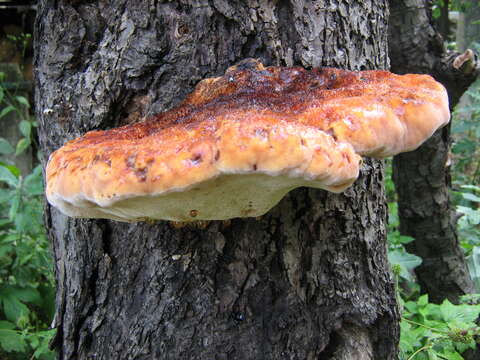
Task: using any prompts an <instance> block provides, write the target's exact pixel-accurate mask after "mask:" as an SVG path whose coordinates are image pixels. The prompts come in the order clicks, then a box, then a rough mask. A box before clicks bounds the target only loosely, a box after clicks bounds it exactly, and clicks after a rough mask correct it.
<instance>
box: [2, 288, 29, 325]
mask: <svg viewBox="0 0 480 360" xmlns="http://www.w3.org/2000/svg"><path fill="white" fill-rule="evenodd" d="M1 299H2V302H3V311H4V312H5V317H6V318H7V320H10V321H11V322H14V323H17V321H19V320H20V318H21V317H26V316H28V314H29V313H30V310H29V309H28V307H27V306H26V305H25V304H23V303H22V302H21V301H20V300H19V299H18V298H16V297H14V296H12V295H11V294H9V295H7V296H3V295H2V296H1Z"/></svg>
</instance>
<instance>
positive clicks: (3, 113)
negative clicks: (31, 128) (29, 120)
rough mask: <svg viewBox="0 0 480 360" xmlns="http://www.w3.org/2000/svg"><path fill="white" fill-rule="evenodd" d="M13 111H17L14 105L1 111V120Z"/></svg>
mask: <svg viewBox="0 0 480 360" xmlns="http://www.w3.org/2000/svg"><path fill="white" fill-rule="evenodd" d="M13 110H15V107H14V106H12V105H9V106H7V107H4V108H3V109H2V111H0V119H1V118H3V117H5V116H7V115H8V114H9V113H11V112H12V111H13Z"/></svg>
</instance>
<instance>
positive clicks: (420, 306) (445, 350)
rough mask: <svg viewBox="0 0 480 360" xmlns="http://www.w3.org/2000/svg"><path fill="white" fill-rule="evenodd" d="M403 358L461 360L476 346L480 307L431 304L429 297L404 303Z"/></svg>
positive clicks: (402, 327)
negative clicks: (466, 352) (464, 353)
mask: <svg viewBox="0 0 480 360" xmlns="http://www.w3.org/2000/svg"><path fill="white" fill-rule="evenodd" d="M402 308H403V309H402V322H401V325H400V329H401V336H400V350H401V357H400V358H401V359H404V360H407V359H408V360H410V359H415V360H429V359H447V360H456V359H458V360H462V359H463V357H462V353H463V352H465V351H466V350H467V349H474V348H475V347H476V338H477V337H478V336H479V335H480V328H479V327H478V326H477V324H476V323H475V321H476V319H477V318H478V315H479V314H480V305H467V304H461V305H453V304H452V303H450V301H448V300H444V301H443V303H442V304H440V305H437V304H432V303H429V302H428V295H422V296H420V297H419V298H418V299H416V300H415V301H405V302H402Z"/></svg>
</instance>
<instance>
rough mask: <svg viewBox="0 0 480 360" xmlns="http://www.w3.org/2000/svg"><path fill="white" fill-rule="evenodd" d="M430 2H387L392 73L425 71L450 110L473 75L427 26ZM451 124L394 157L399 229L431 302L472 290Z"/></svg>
mask: <svg viewBox="0 0 480 360" xmlns="http://www.w3.org/2000/svg"><path fill="white" fill-rule="evenodd" d="M428 5H429V2H428V1H425V0H391V1H390V9H391V15H390V25H389V45H390V46H389V53H390V59H391V70H392V71H393V72H395V73H426V74H430V75H432V76H433V77H435V78H436V79H437V80H438V81H440V82H441V83H442V84H443V85H444V86H445V87H446V88H447V91H448V94H449V99H450V105H451V107H452V108H453V106H455V104H456V103H457V102H458V100H459V99H460V96H461V95H462V94H463V93H464V92H465V91H466V89H467V88H468V85H470V84H471V83H472V82H473V81H474V80H475V77H476V71H475V70H474V69H472V68H471V67H470V68H469V67H461V68H460V69H456V68H455V67H454V66H453V61H454V60H455V58H456V57H457V56H458V55H460V54H458V53H447V52H446V51H445V49H444V48H443V42H442V38H441V36H440V35H439V34H438V33H437V32H436V31H435V29H434V27H433V26H432V24H431V13H430V8H429V6H428ZM450 142H451V140H450V127H449V126H447V127H444V128H443V129H440V130H439V131H437V132H436V133H435V134H434V136H433V137H432V138H430V139H429V140H428V141H427V142H426V143H425V144H424V145H422V146H421V147H420V148H419V149H417V150H416V151H412V152H409V153H404V154H400V155H398V156H395V157H394V161H393V180H394V183H395V188H396V190H397V194H398V208H399V217H400V232H401V233H402V234H404V235H409V236H412V237H414V238H415V241H414V242H413V243H411V244H409V245H408V246H407V249H408V250H409V251H410V252H412V253H414V254H416V255H418V256H420V257H421V258H422V259H423V262H422V264H421V265H420V266H419V267H417V268H416V270H415V272H416V274H417V277H418V280H419V283H420V285H421V287H422V290H423V291H424V292H426V293H428V294H429V296H430V299H431V300H432V301H434V302H441V301H442V300H443V299H445V298H448V299H449V300H450V301H453V302H457V301H458V297H459V296H461V295H464V294H467V293H472V292H474V285H473V282H472V280H471V279H470V276H469V274H468V270H467V267H466V264H465V258H464V255H463V252H462V250H461V249H460V248H459V245H458V239H457V233H456V223H455V209H454V207H453V205H452V204H451V201H450V195H449V187H450V168H449V158H448V154H449V149H450Z"/></svg>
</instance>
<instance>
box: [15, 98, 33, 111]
mask: <svg viewBox="0 0 480 360" xmlns="http://www.w3.org/2000/svg"><path fill="white" fill-rule="evenodd" d="M15 100H17V101H18V103H20V104H22V105H25V106H26V107H27V108H29V107H30V103H29V102H28V100H27V98H26V97H25V96H15Z"/></svg>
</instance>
